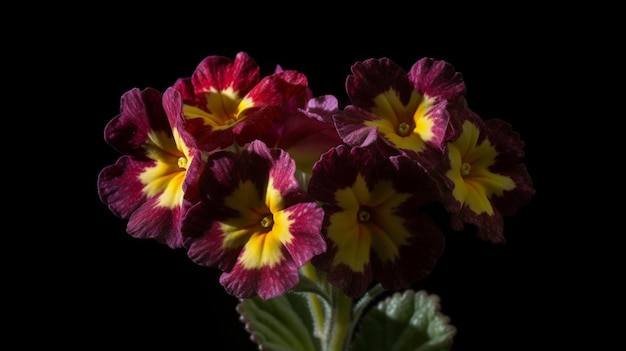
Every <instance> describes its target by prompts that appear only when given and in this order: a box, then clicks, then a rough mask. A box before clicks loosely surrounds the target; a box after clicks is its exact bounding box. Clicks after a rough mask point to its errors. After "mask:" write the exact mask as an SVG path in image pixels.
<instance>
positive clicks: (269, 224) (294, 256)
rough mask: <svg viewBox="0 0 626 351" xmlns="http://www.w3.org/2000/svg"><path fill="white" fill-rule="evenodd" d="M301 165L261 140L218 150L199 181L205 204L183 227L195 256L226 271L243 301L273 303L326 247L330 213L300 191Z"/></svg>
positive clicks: (226, 280)
mask: <svg viewBox="0 0 626 351" xmlns="http://www.w3.org/2000/svg"><path fill="white" fill-rule="evenodd" d="M295 170H296V168H295V163H294V161H293V159H291V158H290V157H289V154H287V153H286V152H285V151H284V150H281V149H269V148H268V147H267V146H266V145H265V144H264V143H263V142H262V141H259V140H256V141H253V142H252V143H250V144H249V145H248V146H247V147H246V148H245V149H244V150H242V152H241V153H235V152H231V151H225V150H224V151H216V152H214V153H213V154H212V155H211V156H210V157H209V159H208V163H207V166H206V168H205V170H204V172H203V173H202V175H201V177H200V186H199V193H200V202H198V203H197V204H195V205H194V206H192V207H191V208H190V209H189V211H188V213H187V215H186V216H185V219H184V221H183V229H182V231H183V235H184V237H185V238H186V245H188V247H189V250H188V255H189V257H190V258H191V259H192V260H193V261H194V262H196V263H198V264H200V265H204V266H214V267H217V268H219V269H220V270H222V271H223V272H224V273H222V275H221V277H220V283H221V284H222V285H223V286H224V287H225V289H226V291H228V293H230V294H232V295H234V296H236V297H238V298H242V299H243V298H249V297H253V296H255V295H258V296H259V297H261V298H263V299H268V298H271V297H275V296H278V295H281V294H283V293H284V292H286V291H288V290H290V289H291V288H293V287H294V286H295V285H296V284H297V283H298V279H299V278H298V268H300V267H301V266H303V265H304V264H305V263H307V262H309V260H310V259H311V258H312V257H313V256H315V255H317V254H320V253H322V252H324V251H325V249H326V243H325V241H324V239H323V237H322V236H321V234H320V228H321V225H322V218H323V216H324V214H323V210H322V209H321V208H320V207H319V205H318V204H317V203H315V201H313V200H312V199H311V198H310V197H309V196H308V195H307V194H306V192H305V191H304V190H303V189H302V188H301V187H300V186H299V184H298V182H297V180H296V178H295V175H294V174H295Z"/></svg>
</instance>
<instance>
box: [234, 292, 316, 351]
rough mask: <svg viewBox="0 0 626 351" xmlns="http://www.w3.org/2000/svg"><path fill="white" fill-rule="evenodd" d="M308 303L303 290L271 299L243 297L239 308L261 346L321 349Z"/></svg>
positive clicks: (273, 350) (282, 350) (271, 350)
mask: <svg viewBox="0 0 626 351" xmlns="http://www.w3.org/2000/svg"><path fill="white" fill-rule="evenodd" d="M307 304H308V302H307V300H306V298H305V296H304V295H303V294H301V293H298V294H293V293H286V294H283V295H281V296H279V297H275V298H272V299H268V300H263V299H261V298H259V297H254V298H251V299H246V300H242V301H241V302H239V304H238V305H237V312H238V313H239V315H240V316H241V320H242V321H243V322H244V323H245V325H246V330H247V331H248V332H249V333H250V335H251V339H252V341H254V342H255V343H256V344H258V345H259V349H260V350H264V351H265V350H267V351H319V350H320V346H319V341H318V340H317V339H316V338H314V337H313V322H312V318H311V313H310V312H309V309H308V305H307Z"/></svg>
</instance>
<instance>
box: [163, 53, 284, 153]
mask: <svg viewBox="0 0 626 351" xmlns="http://www.w3.org/2000/svg"><path fill="white" fill-rule="evenodd" d="M279 79H280V78H279V77H278V76H276V75H269V76H266V77H263V79H261V78H260V67H259V66H258V65H257V63H256V62H255V61H254V60H253V59H252V58H251V57H250V56H248V55H247V54H246V53H244V52H239V53H238V54H237V55H236V57H235V58H234V59H231V58H228V57H223V56H208V57H206V58H205V59H204V60H202V61H201V62H200V64H198V66H197V67H196V70H195V71H194V73H193V75H192V76H191V78H181V79H179V80H177V81H176V83H175V84H174V88H175V89H177V90H178V91H180V92H181V95H182V98H183V101H184V106H183V111H184V116H185V118H186V119H187V120H188V128H189V130H190V131H191V133H192V134H193V135H194V136H195V137H196V138H197V145H198V147H199V148H201V149H202V150H204V151H213V150H215V149H222V148H226V147H228V146H230V145H233V143H238V144H239V145H244V144H246V143H248V142H250V141H252V140H255V139H259V138H260V136H263V135H266V134H267V133H269V131H270V130H271V128H272V126H273V124H274V123H275V121H276V119H279V118H280V117H281V112H282V110H283V109H284V106H285V98H284V96H283V94H284V92H283V91H281V88H282V87H283V86H282V85H281V82H280V81H279ZM292 87H295V85H292Z"/></svg>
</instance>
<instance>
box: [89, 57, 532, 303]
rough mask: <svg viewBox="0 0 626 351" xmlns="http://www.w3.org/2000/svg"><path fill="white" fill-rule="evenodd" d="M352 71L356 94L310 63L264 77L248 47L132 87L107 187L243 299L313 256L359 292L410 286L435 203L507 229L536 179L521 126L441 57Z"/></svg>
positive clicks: (482, 226)
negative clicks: (321, 87) (329, 81)
mask: <svg viewBox="0 0 626 351" xmlns="http://www.w3.org/2000/svg"><path fill="white" fill-rule="evenodd" d="M351 71H352V74H351V75H349V76H348V77H347V80H346V92H347V96H348V98H349V101H350V104H349V105H347V106H345V107H340V106H339V104H338V100H337V99H336V97H334V96H332V95H322V96H315V95H313V93H312V91H311V89H310V88H309V86H308V80H307V77H306V76H305V75H304V74H302V73H300V72H298V71H294V70H284V69H282V67H281V66H279V65H278V66H276V69H275V71H274V72H273V73H272V74H269V75H267V76H263V77H262V76H261V74H260V67H259V66H258V64H257V63H256V62H255V61H254V60H253V59H252V58H251V57H250V56H249V55H247V54H246V53H244V52H240V53H238V54H237V55H236V56H235V57H234V59H233V58H228V57H222V56H209V57H206V58H205V59H204V60H202V62H200V64H199V65H198V66H197V68H196V70H195V71H194V72H193V74H192V75H191V77H190V78H180V79H178V80H177V81H175V82H174V84H173V85H172V86H171V87H169V88H167V89H166V90H165V91H164V92H160V91H158V90H156V89H153V88H146V89H143V90H140V89H138V88H134V89H132V90H130V91H128V92H126V93H125V94H124V95H123V96H122V99H121V109H120V114H119V115H117V116H115V117H114V118H113V119H112V120H111V121H110V122H109V123H108V124H107V126H106V127H105V133H104V135H105V140H106V142H107V143H108V144H109V145H111V146H112V147H113V148H115V149H116V150H117V151H119V152H120V153H121V154H123V156H121V157H120V158H119V159H118V161H117V162H116V163H115V164H112V165H109V166H107V167H105V168H104V169H103V170H102V171H101V172H100V174H99V178H98V191H99V196H100V199H101V200H102V202H104V203H105V204H106V205H107V206H108V208H109V209H110V210H111V211H112V212H113V213H114V214H115V215H116V216H118V217H120V218H124V219H128V225H127V232H128V233H129V234H130V235H132V236H134V237H137V238H151V239H154V240H157V241H158V242H161V243H164V244H166V245H168V246H169V247H171V248H176V249H179V248H183V249H185V250H186V252H187V253H188V256H189V257H190V259H191V260H193V261H194V262H195V263H197V264H199V265H203V266H209V267H215V268H218V269H219V270H221V271H222V274H221V276H220V283H221V284H222V285H223V286H224V288H225V289H226V291H227V292H228V293H230V294H232V295H234V296H236V297H238V298H241V299H245V298H250V297H254V296H259V297H261V298H262V299H268V298H272V297H276V296H279V295H281V294H283V293H285V292H287V291H289V290H290V289H292V288H294V287H295V286H296V284H297V283H298V281H299V270H300V268H301V267H303V266H304V265H305V264H308V263H311V264H312V265H313V266H314V267H315V268H316V269H317V270H319V271H320V272H324V273H325V275H326V277H327V279H328V282H329V283H330V284H332V285H333V286H335V287H337V288H339V289H341V290H342V291H343V292H344V293H345V294H346V295H348V296H350V297H359V296H361V295H363V294H364V293H365V292H366V291H367V289H368V287H369V286H371V284H372V283H374V282H378V283H380V284H381V285H382V287H384V288H385V289H387V290H400V289H405V288H409V287H410V286H411V285H412V284H414V283H415V282H417V281H419V280H420V279H422V278H424V277H425V276H426V275H427V274H429V272H431V271H432V269H433V268H434V266H435V264H436V262H437V260H438V259H439V257H440V255H441V254H442V252H443V248H444V231H443V230H442V229H441V225H440V224H439V222H438V221H437V220H435V219H434V218H433V213H432V211H433V209H436V210H437V211H440V212H442V213H444V214H445V217H444V218H446V221H448V219H449V222H447V223H449V226H450V228H452V229H454V230H461V229H462V228H463V227H464V225H465V224H471V225H473V226H474V227H475V228H476V233H477V235H478V236H479V237H480V238H482V239H484V240H488V241H491V242H494V243H498V242H503V241H504V236H503V217H504V216H510V215H513V214H515V212H516V211H517V209H518V208H519V207H520V206H522V205H524V204H526V203H528V202H529V201H530V199H531V197H532V196H533V195H534V193H535V190H534V188H533V185H532V181H531V178H530V176H529V174H528V172H527V169H526V166H525V165H524V164H523V163H522V158H523V157H524V151H523V146H524V144H523V141H522V140H521V139H520V137H519V134H518V133H516V132H514V131H513V129H512V128H511V126H510V125H509V124H508V123H507V122H505V121H502V120H499V119H488V120H483V119H482V118H481V117H480V116H478V115H477V114H476V113H475V112H474V111H473V110H471V109H470V108H469V107H468V104H467V101H466V98H465V93H466V87H465V83H464V80H463V78H462V75H461V74H460V73H459V72H456V71H455V69H454V67H453V66H452V65H451V64H449V63H447V62H445V61H440V60H435V59H431V58H422V59H420V60H418V61H417V62H415V64H414V65H413V66H412V67H411V69H410V70H409V71H408V72H407V71H405V70H403V69H402V68H401V67H400V66H398V65H397V64H396V63H394V62H393V61H391V60H390V59H388V58H380V59H367V60H364V61H362V62H356V63H355V64H354V65H353V66H352V67H351Z"/></svg>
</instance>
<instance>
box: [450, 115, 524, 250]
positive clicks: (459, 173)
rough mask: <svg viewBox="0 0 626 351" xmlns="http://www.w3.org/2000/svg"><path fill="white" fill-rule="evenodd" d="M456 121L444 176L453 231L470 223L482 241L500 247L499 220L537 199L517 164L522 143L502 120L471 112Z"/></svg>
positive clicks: (520, 165) (501, 233) (516, 134)
mask: <svg viewBox="0 0 626 351" xmlns="http://www.w3.org/2000/svg"><path fill="white" fill-rule="evenodd" d="M455 116H458V117H459V118H460V121H459V125H460V126H461V128H460V129H459V130H458V131H457V135H456V136H455V137H454V138H453V139H452V140H451V141H449V142H448V143H447V148H446V153H445V156H444V160H445V161H446V162H445V163H444V164H443V170H442V173H443V177H442V178H443V180H444V181H443V184H444V185H445V186H446V187H447V189H448V190H449V191H448V192H447V194H448V195H447V199H446V208H447V209H448V210H449V211H450V212H451V213H452V214H453V217H452V225H453V228H454V229H456V230H461V229H462V228H463V223H464V222H465V223H472V224H474V225H476V227H477V235H478V236H479V237H481V238H482V239H485V240H489V241H491V242H494V243H499V242H504V241H505V239H504V235H503V230H504V228H503V216H512V215H514V214H515V212H516V211H517V209H518V208H519V207H521V206H523V205H525V204H527V203H528V202H529V201H530V199H531V197H532V196H533V195H534V194H535V189H534V188H533V185H532V179H531V178H530V175H529V174H528V171H527V169H526V166H525V165H524V164H523V163H521V160H522V159H523V158H524V151H523V147H524V142H523V141H522V140H521V139H520V136H519V134H518V133H516V132H515V131H513V129H512V128H511V125H510V124H509V123H507V122H505V121H503V120H499V119H490V120H482V119H481V118H480V116H478V115H477V114H476V113H475V112H473V111H471V110H469V109H466V111H465V113H463V114H458V115H455Z"/></svg>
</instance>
